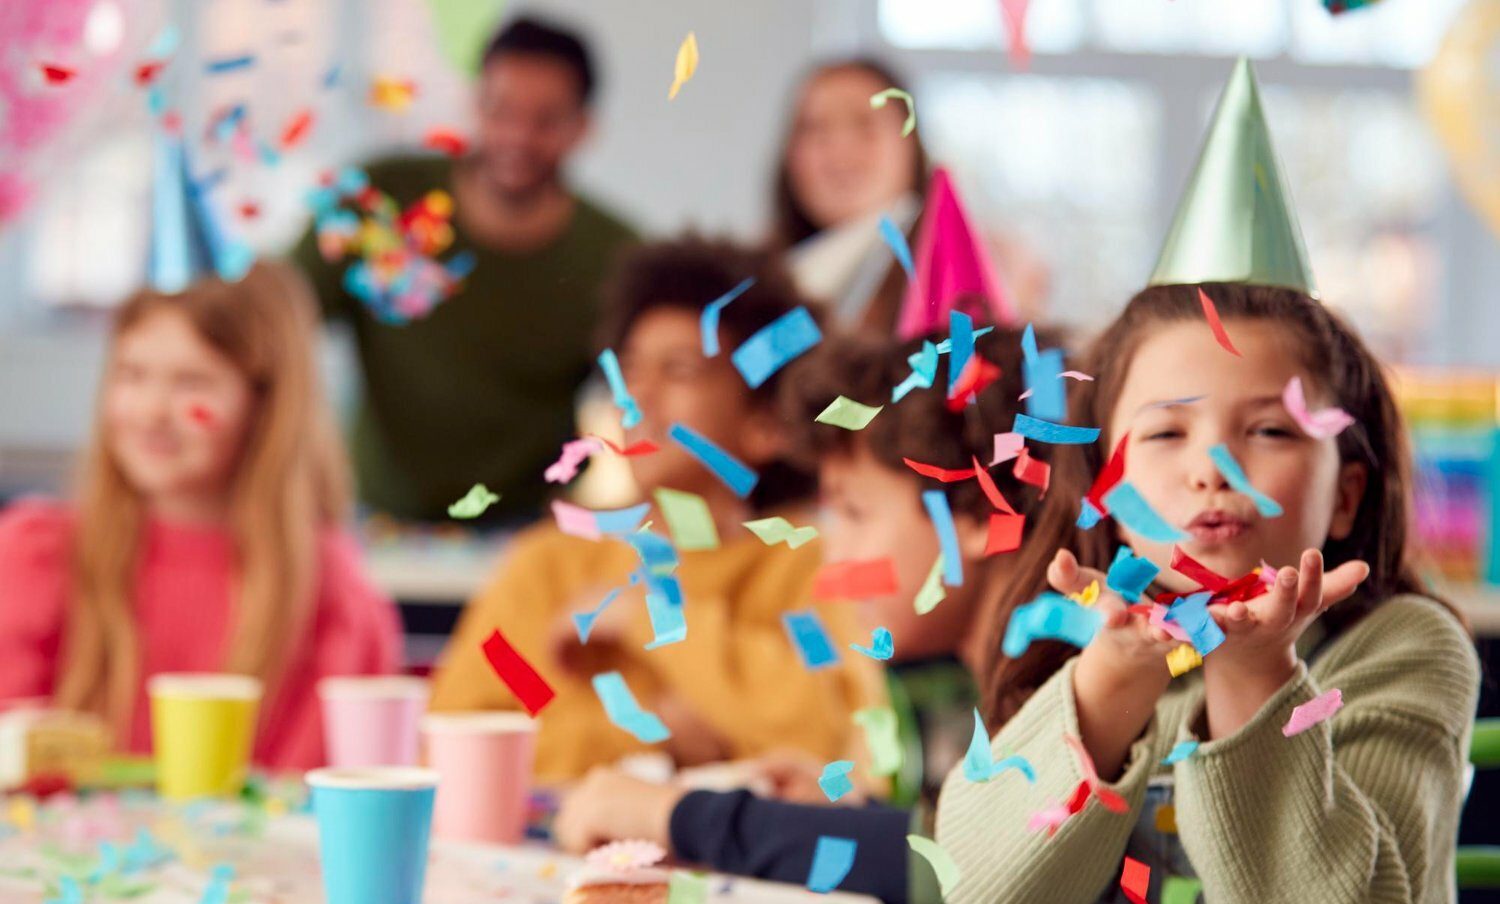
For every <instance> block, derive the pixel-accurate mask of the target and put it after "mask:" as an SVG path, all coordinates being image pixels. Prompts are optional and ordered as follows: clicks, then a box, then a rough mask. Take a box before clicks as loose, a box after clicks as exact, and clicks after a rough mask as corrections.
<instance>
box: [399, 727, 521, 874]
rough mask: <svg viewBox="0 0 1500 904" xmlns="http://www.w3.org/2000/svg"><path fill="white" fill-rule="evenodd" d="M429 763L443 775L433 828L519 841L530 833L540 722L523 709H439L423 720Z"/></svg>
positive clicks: (463, 837) (443, 833)
mask: <svg viewBox="0 0 1500 904" xmlns="http://www.w3.org/2000/svg"><path fill="white" fill-rule="evenodd" d="M422 735H423V737H424V738H425V739H426V741H427V765H428V766H430V767H431V768H432V769H434V770H436V771H437V773H438V774H439V775H441V776H442V777H443V790H441V791H439V792H438V795H437V807H436V809H435V810H434V812H433V833H434V834H435V835H437V837H439V838H443V839H447V840H452V841H477V842H486V843H492V844H517V843H519V842H520V841H521V839H522V838H523V837H524V836H525V834H526V807H527V803H528V802H529V799H530V796H531V764H532V759H533V758H534V756H535V753H536V723H535V722H533V721H532V720H531V718H530V717H529V716H527V715H526V714H525V713H518V712H480V713H439V714H433V715H429V716H428V717H427V718H425V719H424V720H422Z"/></svg>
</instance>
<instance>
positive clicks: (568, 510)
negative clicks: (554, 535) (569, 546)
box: [552, 499, 601, 540]
mask: <svg viewBox="0 0 1500 904" xmlns="http://www.w3.org/2000/svg"><path fill="white" fill-rule="evenodd" d="M552 517H554V518H556V519H557V529H558V530H560V531H562V532H563V533H565V534H567V535H569V536H571V537H582V538H583V539H585V540H597V539H599V537H600V536H601V534H600V533H599V521H598V519H596V518H595V517H594V513H593V512H592V511H590V510H588V509H586V508H584V507H583V506H579V505H574V504H572V503H571V502H563V501H562V500H560V499H556V500H553V502H552Z"/></svg>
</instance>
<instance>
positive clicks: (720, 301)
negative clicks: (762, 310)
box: [698, 277, 755, 358]
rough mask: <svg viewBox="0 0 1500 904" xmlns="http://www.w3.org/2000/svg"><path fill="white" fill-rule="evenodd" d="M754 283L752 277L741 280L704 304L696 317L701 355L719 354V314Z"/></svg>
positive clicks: (709, 356) (711, 356)
mask: <svg viewBox="0 0 1500 904" xmlns="http://www.w3.org/2000/svg"><path fill="white" fill-rule="evenodd" d="M754 285H755V278H754V277H749V278H747V279H744V280H741V281H740V284H739V285H737V286H735V287H734V288H733V289H730V290H729V291H728V292H725V293H724V294H723V295H720V296H719V297H718V298H715V299H714V300H713V301H710V302H709V303H708V304H706V305H704V307H703V313H702V314H701V315H699V317H698V331H699V333H700V334H701V335H700V338H701V340H702V342H703V357H705V358H713V357H715V356H717V355H718V354H719V315H720V314H721V313H722V312H723V310H724V309H725V308H726V307H728V306H729V304H730V303H731V302H733V301H734V300H735V299H736V298H739V297H740V296H741V295H744V294H745V293H746V292H748V291H750V287H751V286H754Z"/></svg>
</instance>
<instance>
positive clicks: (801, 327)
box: [729, 307, 823, 389]
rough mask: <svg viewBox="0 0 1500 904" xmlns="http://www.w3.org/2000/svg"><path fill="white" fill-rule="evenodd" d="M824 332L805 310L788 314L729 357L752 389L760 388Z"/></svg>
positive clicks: (801, 308)
mask: <svg viewBox="0 0 1500 904" xmlns="http://www.w3.org/2000/svg"><path fill="white" fill-rule="evenodd" d="M822 341H823V333H822V331H821V330H819V329H818V322H817V321H816V320H814V319H813V315H812V313H811V312H810V311H808V309H807V308H806V307H799V308H796V309H795V310H792V311H788V312H787V313H785V314H782V315H781V316H780V317H778V318H776V319H775V320H774V321H772V322H771V323H769V324H767V325H766V326H764V327H761V328H760V329H759V330H757V331H756V332H755V335H753V336H751V337H750V338H749V339H746V340H745V341H744V343H742V344H741V345H740V347H739V348H737V349H735V350H734V352H733V353H731V354H730V356H729V360H731V361H733V362H734V366H735V369H736V370H738V371H739V372H740V376H742V377H744V378H745V384H746V385H748V386H749V387H750V388H751V389H759V388H760V387H761V385H762V384H764V383H765V382H766V381H767V380H769V379H771V376H772V374H775V373H776V372H777V371H778V370H781V369H782V368H783V367H785V366H786V365H787V364H789V363H791V362H792V361H793V360H794V359H796V358H797V357H798V356H800V355H802V354H803V353H805V352H806V351H808V350H809V349H811V348H812V347H813V346H815V345H817V344H818V343H819V342H822Z"/></svg>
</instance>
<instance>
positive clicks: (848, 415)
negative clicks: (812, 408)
mask: <svg viewBox="0 0 1500 904" xmlns="http://www.w3.org/2000/svg"><path fill="white" fill-rule="evenodd" d="M883 410H885V406H884V405H880V406H876V407H871V406H869V405H861V404H860V403H859V402H856V401H854V400H853V399H851V398H848V397H846V396H839V397H838V398H836V399H834V400H833V401H832V402H830V403H829V404H828V407H827V408H824V409H823V411H822V413H821V414H819V415H818V416H817V417H815V418H813V420H815V421H817V422H818V423H819V424H832V425H833V426H835V427H843V428H844V429H845V430H863V429H865V428H866V427H868V426H870V422H871V421H873V420H875V415H877V414H879V413H880V412H881V411H883Z"/></svg>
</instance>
